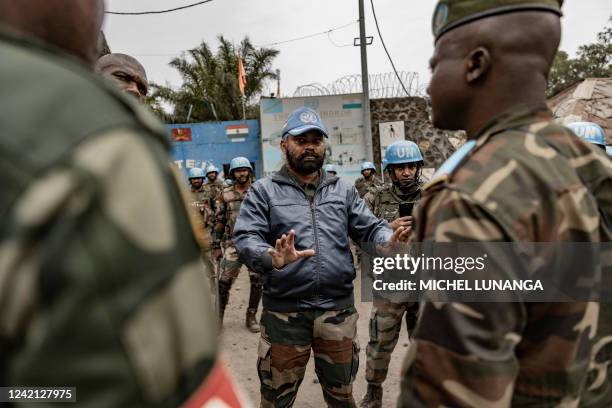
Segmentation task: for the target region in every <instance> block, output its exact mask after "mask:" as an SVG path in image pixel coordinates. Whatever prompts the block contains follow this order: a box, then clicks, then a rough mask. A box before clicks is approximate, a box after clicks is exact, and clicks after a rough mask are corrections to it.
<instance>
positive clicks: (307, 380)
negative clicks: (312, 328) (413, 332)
mask: <svg viewBox="0 0 612 408" xmlns="http://www.w3.org/2000/svg"><path fill="white" fill-rule="evenodd" d="M357 275H358V276H359V273H358V274H357ZM360 290H361V289H360V280H359V277H358V278H357V280H356V281H355V298H356V299H358V300H360V299H361V296H360V293H361V292H360ZM248 296H249V278H248V273H247V271H246V270H245V269H244V268H243V270H242V272H241V273H240V276H239V277H238V280H237V281H236V282H235V284H234V286H233V287H232V292H231V295H230V301H229V302H230V303H229V305H228V307H227V310H226V312H225V321H224V329H223V333H222V337H221V343H222V346H221V347H222V350H223V355H224V358H225V360H226V361H227V365H228V367H229V368H230V370H231V371H232V373H233V375H234V378H235V379H236V380H237V381H238V382H239V383H240V385H241V386H242V388H243V390H244V391H245V392H246V394H247V395H248V397H249V398H250V400H251V402H252V403H253V406H255V407H256V406H259V399H260V397H259V378H258V377H257V370H256V362H257V344H258V341H259V334H253V333H251V332H249V331H248V330H247V329H246V328H245V326H244V318H245V314H246V308H247V301H248ZM356 307H357V311H358V312H359V321H358V323H357V331H358V335H359V343H360V345H361V353H360V355H359V372H358V373H357V378H356V379H355V383H354V388H353V395H354V397H355V401H356V402H357V403H358V402H359V400H360V399H361V397H362V396H363V395H364V393H365V390H366V381H365V361H366V356H365V348H366V345H367V344H368V321H369V318H370V311H371V307H372V304H371V303H362V302H360V301H357V302H356ZM260 313H261V307H260V309H259V312H258V318H259V314H260ZM403 324H404V326H403V327H402V333H401V336H400V339H399V341H398V344H397V347H396V348H395V351H394V353H393V356H392V358H391V365H390V367H389V375H388V377H387V380H386V381H385V383H384V385H383V388H384V396H383V407H385V408H386V407H395V406H396V403H397V398H398V395H399V383H400V369H401V365H402V361H403V358H404V355H405V353H406V348H407V347H408V335H407V333H406V330H405V324H406V322H403ZM315 378H316V375H315V374H314V362H313V359H312V357H311V359H310V361H309V363H308V368H307V370H306V376H305V377H304V382H303V383H302V385H301V386H300V390H299V392H298V396H297V400H296V403H295V405H294V407H296V408H323V407H325V406H326V405H325V402H324V400H323V394H322V392H321V387H320V385H319V384H318V383H315V382H314V380H315Z"/></svg>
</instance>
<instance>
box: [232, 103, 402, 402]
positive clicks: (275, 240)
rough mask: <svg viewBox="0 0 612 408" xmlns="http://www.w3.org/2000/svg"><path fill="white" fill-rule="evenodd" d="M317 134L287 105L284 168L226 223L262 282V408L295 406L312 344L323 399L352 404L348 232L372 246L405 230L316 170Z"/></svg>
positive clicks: (320, 128)
mask: <svg viewBox="0 0 612 408" xmlns="http://www.w3.org/2000/svg"><path fill="white" fill-rule="evenodd" d="M325 138H327V131H326V129H325V126H324V125H323V123H322V122H321V118H320V117H319V115H318V114H317V113H316V112H315V111H313V110H312V109H309V108H299V109H297V110H296V111H294V112H293V113H292V114H291V115H290V116H289V119H288V121H287V123H286V124H285V126H284V128H283V130H282V141H281V149H282V151H283V154H284V155H285V158H286V164H285V166H283V168H282V169H281V170H280V171H279V172H277V173H274V174H272V175H271V176H269V177H266V178H264V179H262V180H259V181H257V182H256V183H255V184H253V186H252V187H251V190H250V191H249V193H248V194H247V196H246V198H245V200H244V201H243V203H242V207H241V209H240V216H239V217H238V221H237V223H236V226H235V228H234V236H233V240H234V243H235V245H236V249H237V250H238V253H239V255H240V259H241V260H242V261H243V262H244V263H245V264H247V265H248V266H249V267H250V268H252V269H253V270H254V271H257V272H259V273H261V274H262V278H263V282H264V295H263V306H264V311H263V313H262V316H261V339H260V343H259V350H258V357H259V358H258V361H257V369H258V372H259V378H260V381H261V406H262V407H272V406H274V407H290V406H292V405H293V403H294V402H295V397H296V395H297V390H298V387H299V385H300V383H301V382H302V379H303V377H304V372H305V370H306V364H307V362H308V360H309V358H310V353H311V349H312V350H314V354H315V370H316V373H317V376H318V378H319V381H320V383H321V387H322V388H323V395H324V398H325V401H326V402H327V404H328V406H330V407H354V406H355V401H354V399H353V393H352V383H353V380H354V378H355V374H356V372H357V368H358V366H359V345H358V342H357V337H356V332H357V330H356V323H357V318H358V314H357V311H356V310H355V307H354V297H353V280H354V278H355V268H354V265H353V258H352V255H351V252H350V249H349V237H350V238H352V239H353V240H354V241H355V242H359V243H372V244H383V243H386V242H397V241H405V240H406V239H407V237H408V232H409V231H408V230H405V229H404V228H401V229H399V230H397V231H396V232H395V233H393V231H392V230H391V228H390V227H389V224H388V223H387V222H386V221H383V220H379V219H378V218H376V217H374V215H372V213H371V212H370V210H369V209H368V208H367V206H366V204H365V203H364V201H363V200H362V199H361V198H360V197H359V194H358V193H357V190H356V189H355V187H354V186H352V185H351V184H349V183H346V182H344V181H342V180H340V179H339V178H338V177H335V176H330V175H328V174H325V172H322V171H321V168H322V166H323V162H324V160H325Z"/></svg>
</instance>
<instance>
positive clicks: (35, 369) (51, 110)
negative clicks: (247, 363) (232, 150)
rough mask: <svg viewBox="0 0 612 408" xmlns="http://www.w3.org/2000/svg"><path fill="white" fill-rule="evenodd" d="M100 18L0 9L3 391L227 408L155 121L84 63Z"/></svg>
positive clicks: (86, 5)
mask: <svg viewBox="0 0 612 408" xmlns="http://www.w3.org/2000/svg"><path fill="white" fill-rule="evenodd" d="M102 16H103V3H102V1H94V0H91V1H81V0H21V1H13V0H0V100H1V101H2V102H1V106H2V109H0V123H2V126H3V131H2V132H1V133H0V146H2V147H1V148H0V163H1V167H2V169H3V170H2V171H1V172H0V185H1V186H2V187H1V191H2V193H1V194H0V213H1V214H2V217H1V221H0V385H2V386H20V387H28V386H37V387H45V388H46V387H67V386H70V387H76V395H75V397H76V401H77V403H78V406H79V407H143V406H155V407H176V406H179V405H183V406H186V407H190V406H203V405H205V404H206V401H208V400H210V399H214V398H217V400H218V399H221V400H222V401H225V402H226V403H227V404H228V405H229V406H238V404H237V403H236V401H237V397H236V395H235V394H234V392H233V391H232V390H231V389H229V388H225V389H224V387H225V386H231V384H230V383H228V380H227V378H228V377H227V374H226V373H227V372H226V368H225V367H224V365H223V364H221V363H219V362H217V359H216V357H215V355H216V334H215V324H214V316H213V314H212V307H211V304H210V297H209V295H208V284H207V282H206V278H205V276H204V275H203V274H202V267H201V264H200V262H199V252H200V251H199V248H198V245H197V243H196V240H195V239H194V234H193V232H192V226H191V224H190V222H189V216H188V212H187V210H186V201H184V199H183V192H182V191H181V189H180V188H179V185H178V181H177V180H178V179H177V178H175V175H174V174H173V173H172V171H171V170H170V167H169V166H168V162H169V160H170V159H169V156H168V150H169V145H168V142H167V137H166V135H165V133H164V130H163V127H162V126H161V124H159V123H158V122H157V121H156V119H155V118H153V117H152V115H151V114H149V113H148V111H147V110H146V109H145V108H143V107H141V106H140V104H138V103H137V102H136V101H134V100H133V98H131V97H127V96H126V95H124V94H123V93H121V92H119V91H117V90H116V89H115V88H114V87H111V86H109V85H108V84H107V83H106V82H105V81H102V80H101V79H100V78H99V76H98V75H96V74H95V73H94V71H93V69H92V65H93V62H94V60H95V57H96V52H97V41H98V35H99V30H100V25H101V23H102ZM184 193H185V195H186V194H187V192H186V191H185V192H184ZM209 380H210V381H209ZM217 382H221V384H223V386H222V387H221V388H218V387H217V386H216V384H217ZM207 384H215V388H214V389H213V388H212V387H211V386H210V385H207ZM226 391H227V393H226V394H223V395H221V394H220V393H224V392H226ZM73 395H74V394H73ZM26 405H27V406H30V404H27V403H25V404H23V406H26ZM32 405H36V404H32ZM42 405H48V404H44V403H43V404H42ZM19 406H22V405H21V404H19Z"/></svg>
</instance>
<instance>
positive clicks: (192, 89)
mask: <svg viewBox="0 0 612 408" xmlns="http://www.w3.org/2000/svg"><path fill="white" fill-rule="evenodd" d="M218 39H219V47H218V49H217V52H216V54H213V52H212V51H211V49H210V47H209V46H208V44H206V43H205V42H202V43H201V44H200V46H199V47H197V48H194V49H191V50H188V51H186V52H185V53H183V54H182V55H181V56H180V57H178V58H174V59H173V60H172V61H170V66H171V67H173V68H175V69H176V70H177V71H178V72H179V74H180V75H181V77H182V80H183V84H182V85H181V86H180V88H178V89H173V88H172V87H170V86H168V85H166V86H162V85H156V84H152V85H151V89H152V90H153V92H152V94H151V99H150V101H149V102H150V104H151V105H153V106H157V107H159V106H161V104H162V102H165V103H167V104H169V105H171V106H172V107H173V109H174V112H173V114H172V115H170V118H168V119H170V120H169V121H171V122H175V123H177V122H181V123H185V122H204V121H213V120H214V121H223V120H237V119H242V117H243V114H242V103H243V100H242V96H241V95H240V91H239V89H238V59H237V56H238V55H240V56H241V58H242V59H243V61H244V69H245V73H246V80H247V86H246V89H245V100H246V117H247V118H249V119H252V118H256V117H257V115H258V108H257V105H256V103H257V100H258V97H259V96H260V95H261V92H262V91H263V88H264V86H265V84H266V82H267V81H268V80H272V79H276V74H275V73H274V71H273V70H272V62H273V61H274V58H275V57H276V56H277V55H278V53H279V51H278V50H275V49H271V48H255V47H254V46H253V45H252V44H251V41H250V40H249V38H248V37H245V38H244V39H243V40H242V41H241V42H240V44H239V45H238V46H237V47H236V46H234V44H232V43H231V42H229V41H228V40H226V39H225V38H223V36H219V37H218ZM188 119H189V120H188Z"/></svg>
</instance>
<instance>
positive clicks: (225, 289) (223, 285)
mask: <svg viewBox="0 0 612 408" xmlns="http://www.w3.org/2000/svg"><path fill="white" fill-rule="evenodd" d="M231 288H232V284H231V283H229V282H225V281H219V330H221V328H222V327H223V315H224V314H225V307H226V306H227V303H228V302H229V294H230V289H231Z"/></svg>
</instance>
